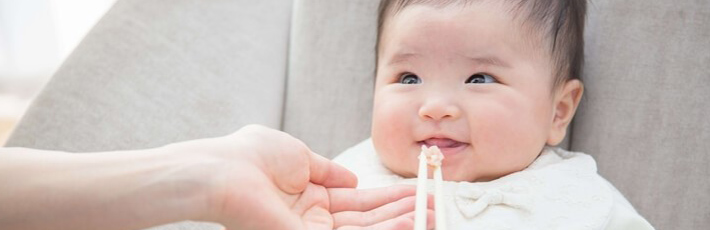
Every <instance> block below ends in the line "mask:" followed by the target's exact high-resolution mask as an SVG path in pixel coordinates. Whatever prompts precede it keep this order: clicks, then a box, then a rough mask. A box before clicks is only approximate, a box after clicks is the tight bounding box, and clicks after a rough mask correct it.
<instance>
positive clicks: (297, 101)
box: [284, 0, 379, 157]
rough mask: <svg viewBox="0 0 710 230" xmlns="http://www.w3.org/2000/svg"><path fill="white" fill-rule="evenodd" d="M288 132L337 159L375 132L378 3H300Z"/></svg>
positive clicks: (291, 62) (291, 61)
mask: <svg viewBox="0 0 710 230" xmlns="http://www.w3.org/2000/svg"><path fill="white" fill-rule="evenodd" d="M295 4H296V5H295V6H294V12H293V26H292V30H291V44H290V45H291V46H290V54H289V72H288V74H289V75H288V84H287V85H288V89H287V90H286V91H287V93H286V94H287V96H286V109H285V113H284V130H285V131H286V132H288V133H290V134H292V135H294V136H296V137H298V138H300V139H301V140H303V141H304V142H306V143H307V144H308V145H309V146H310V147H311V148H312V149H313V150H314V151H316V152H318V153H320V154H322V155H325V156H328V157H333V156H335V155H336V154H338V153H340V152H341V151H343V150H345V148H347V147H350V146H352V145H354V144H356V143H357V142H359V141H361V140H363V139H365V138H367V137H368V136H370V117H371V113H372V89H373V86H374V77H375V52H374V51H375V33H376V31H375V28H376V24H377V17H376V15H377V14H376V11H377V6H378V5H379V1H372V0H368V1H362V0H360V1H352V0H329V1H296V2H295Z"/></svg>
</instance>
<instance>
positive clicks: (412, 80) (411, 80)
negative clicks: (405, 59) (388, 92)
mask: <svg viewBox="0 0 710 230" xmlns="http://www.w3.org/2000/svg"><path fill="white" fill-rule="evenodd" d="M399 83H400V84H419V83H422V79H420V78H419V76H417V75H414V74H411V73H405V74H402V76H400V77H399Z"/></svg>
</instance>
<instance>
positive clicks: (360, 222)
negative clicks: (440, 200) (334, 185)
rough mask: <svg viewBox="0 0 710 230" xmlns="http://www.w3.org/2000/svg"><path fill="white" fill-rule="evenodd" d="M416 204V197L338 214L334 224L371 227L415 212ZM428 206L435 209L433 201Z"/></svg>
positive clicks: (430, 200)
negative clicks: (363, 210)
mask: <svg viewBox="0 0 710 230" xmlns="http://www.w3.org/2000/svg"><path fill="white" fill-rule="evenodd" d="M430 198H431V197H430ZM415 204H416V197H414V196H409V197H405V198H402V199H400V200H398V201H395V202H392V203H388V204H385V205H383V206H380V207H378V208H375V209H372V210H370V211H366V212H359V211H343V212H338V213H335V214H333V223H334V226H335V227H339V226H347V225H354V226H370V225H373V224H376V223H379V222H384V221H386V220H389V219H392V218H395V217H398V216H401V215H403V214H405V213H409V212H413V211H415V210H414V208H415ZM427 206H428V207H427V208H428V209H433V208H434V202H433V200H432V199H429V202H428V205H427Z"/></svg>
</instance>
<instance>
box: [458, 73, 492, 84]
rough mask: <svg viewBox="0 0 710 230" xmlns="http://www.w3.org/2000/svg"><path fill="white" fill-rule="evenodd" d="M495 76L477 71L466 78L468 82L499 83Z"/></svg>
mask: <svg viewBox="0 0 710 230" xmlns="http://www.w3.org/2000/svg"><path fill="white" fill-rule="evenodd" d="M497 82H498V81H496V79H495V78H493V76H491V75H488V74H484V73H477V74H474V75H471V76H470V77H468V79H466V84H469V83H470V84H485V83H497Z"/></svg>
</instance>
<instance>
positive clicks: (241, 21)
mask: <svg viewBox="0 0 710 230" xmlns="http://www.w3.org/2000/svg"><path fill="white" fill-rule="evenodd" d="M291 8H292V7H291V2H290V1H288V0H268V1H248V0H241V1H231V0H213V1H200V0H178V1H172V0H171V1H168V0H152V1H143V0H123V1H118V2H117V3H116V5H115V6H114V7H113V8H112V9H111V10H110V11H109V12H108V13H107V14H106V15H105V17H104V18H103V19H102V20H101V21H100V22H99V23H98V24H97V25H96V26H95V27H94V28H93V29H92V31H91V32H90V33H89V34H88V35H87V36H86V38H85V39H84V40H83V41H82V43H81V45H79V46H78V47H77V49H76V50H75V51H74V52H73V53H72V55H71V56H70V57H69V58H68V59H67V60H66V61H65V63H64V64H63V65H62V67H61V68H60V69H59V71H58V72H57V73H56V74H55V76H54V77H53V79H52V80H51V82H50V83H49V84H48V85H47V86H46V88H45V89H44V91H43V92H42V93H41V95H40V96H39V97H38V98H37V99H36V100H35V102H34V105H33V106H32V107H31V108H30V110H29V111H28V112H27V114H26V115H25V117H24V118H23V121H22V122H21V124H20V125H19V126H18V127H17V129H16V131H15V133H14V134H13V135H12V138H11V139H10V140H9V141H8V143H7V146H26V147H32V148H42V149H58V150H66V151H76V152H84V151H101V150H114V149H135V148H147V147H156V146H160V145H164V144H167V143H171V142H175V141H181V140H188V139H195V138H204V137H211V136H220V135H225V134H228V133H230V132H233V131H235V130H237V129H238V128H240V127H241V126H243V125H245V124H248V123H260V124H263V125H266V126H270V127H274V128H279V127H280V125H281V119H282V118H281V114H282V109H283V97H284V85H285V73H286V66H287V63H286V62H287V55H286V54H287V52H288V34H289V28H290V18H291Z"/></svg>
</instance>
